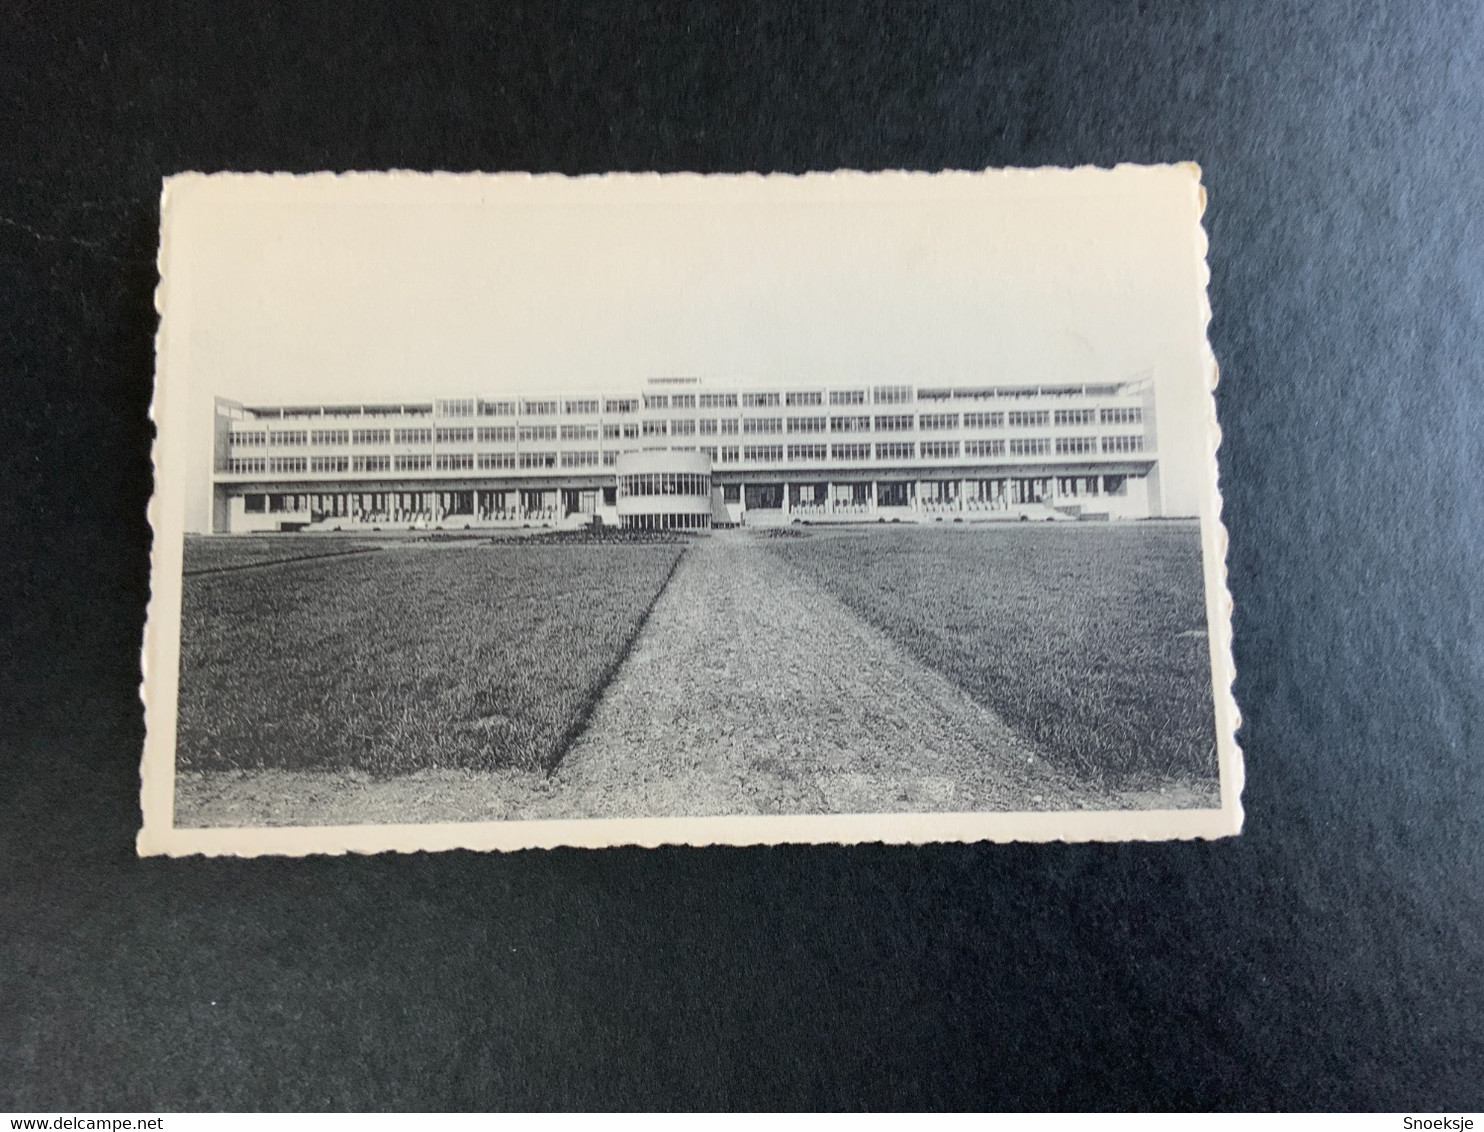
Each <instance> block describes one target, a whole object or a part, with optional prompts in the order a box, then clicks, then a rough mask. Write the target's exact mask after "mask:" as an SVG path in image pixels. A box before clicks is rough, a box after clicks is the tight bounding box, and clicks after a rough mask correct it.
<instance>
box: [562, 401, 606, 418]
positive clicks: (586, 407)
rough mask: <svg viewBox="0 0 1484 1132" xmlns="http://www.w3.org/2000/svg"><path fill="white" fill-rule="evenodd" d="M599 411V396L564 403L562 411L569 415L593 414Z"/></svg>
mask: <svg viewBox="0 0 1484 1132" xmlns="http://www.w3.org/2000/svg"><path fill="white" fill-rule="evenodd" d="M597 411H598V401H597V398H595V397H594V398H590V399H587V400H582V401H567V402H565V403H564V404H563V405H562V412H564V413H566V414H567V415H568V416H569V417H577V416H591V415H592V414H593V413H596V412H597Z"/></svg>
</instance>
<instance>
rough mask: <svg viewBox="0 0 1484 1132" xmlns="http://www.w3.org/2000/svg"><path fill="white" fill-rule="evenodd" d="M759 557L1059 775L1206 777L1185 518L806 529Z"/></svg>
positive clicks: (1197, 579)
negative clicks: (923, 668) (994, 716)
mask: <svg viewBox="0 0 1484 1132" xmlns="http://www.w3.org/2000/svg"><path fill="white" fill-rule="evenodd" d="M768 548H769V550H770V551H771V552H772V553H774V554H776V555H778V556H779V557H780V558H782V559H783V560H784V561H786V562H788V563H791V564H792V565H793V566H795V567H797V568H799V569H801V570H803V571H804V572H805V573H807V574H808V575H809V576H811V577H812V578H813V579H814V580H815V581H816V582H818V583H819V584H820V585H822V586H823V587H824V588H825V589H826V590H828V591H829V592H830V593H832V594H834V595H835V596H836V597H838V598H839V599H840V600H841V601H842V602H843V603H844V604H845V605H846V606H848V607H849V608H850V609H852V610H853V611H854V612H855V613H856V614H857V615H859V616H860V617H862V618H864V619H865V620H867V621H869V622H870V623H872V624H873V625H875V626H876V627H877V628H879V629H881V630H883V631H884V632H885V633H886V634H887V635H888V636H890V637H892V638H893V639H895V640H896V641H898V642H899V643H900V644H901V645H902V646H903V647H905V648H906V649H907V651H908V652H909V653H911V654H912V655H914V656H916V657H918V658H919V659H921V660H922V661H923V662H925V663H927V664H929V665H931V666H932V667H934V668H936V669H938V670H939V671H940V672H942V673H944V674H945V675H946V676H948V677H949V678H950V679H952V680H953V681H954V682H955V683H957V684H958V685H959V686H960V687H962V688H963V689H964V690H965V691H966V692H968V693H969V694H970V695H971V696H973V697H974V698H975V699H977V700H978V701H979V702H981V703H983V704H985V705H986V706H988V707H989V708H991V709H993V710H994V711H995V712H997V713H998V714H999V715H1000V717H1001V718H1002V719H1004V720H1005V722H1007V723H1008V724H1010V726H1011V727H1013V728H1015V729H1016V730H1018V731H1019V732H1020V733H1021V734H1022V735H1025V736H1026V737H1028V738H1029V739H1031V740H1032V741H1034V742H1036V743H1037V744H1038V745H1040V747H1041V748H1042V749H1043V751H1044V752H1045V754H1046V755H1047V757H1048V758H1049V759H1051V760H1052V761H1054V762H1055V763H1057V764H1058V765H1060V766H1062V767H1063V768H1065V769H1067V770H1069V771H1072V772H1075V773H1077V774H1079V775H1081V776H1084V777H1086V776H1093V777H1096V778H1098V779H1101V780H1103V781H1105V782H1107V783H1108V784H1109V785H1113V786H1116V787H1121V788H1139V787H1143V786H1147V785H1151V784H1153V783H1156V782H1159V781H1167V780H1169V779H1172V778H1174V779H1182V780H1187V781H1191V780H1193V781H1198V782H1210V781H1212V780H1214V778H1215V775H1216V752H1215V746H1216V740H1215V724H1214V710H1213V706H1212V695H1211V664H1210V655H1209V652H1208V644H1207V636H1206V610H1205V598H1204V584H1203V576H1202V572H1201V549H1200V538H1199V530H1198V528H1197V527H1196V525H1195V524H1194V523H1193V522H1191V523H1140V524H1128V525H1125V524H1115V525H1104V524H1096V525H1094V524H1084V523H1078V524H1071V523H1066V524H1062V523H1057V524H1037V525H1035V526H1030V525H1026V524H1016V525H1013V526H1010V525H1006V526H999V527H993V528H965V527H948V528H938V527H933V528H922V527H900V528H888V529H884V530H883V529H879V528H871V529H861V528H854V529H850V530H835V531H828V530H821V531H814V532H810V533H808V534H807V535H806V536H805V537H803V538H779V539H772V540H769V542H768Z"/></svg>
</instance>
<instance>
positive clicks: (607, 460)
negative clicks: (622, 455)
mask: <svg viewBox="0 0 1484 1132" xmlns="http://www.w3.org/2000/svg"><path fill="white" fill-rule="evenodd" d="M616 463H618V453H617V452H604V453H603V467H605V468H611V467H613V465H614V464H616Z"/></svg>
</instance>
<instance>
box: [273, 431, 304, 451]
mask: <svg viewBox="0 0 1484 1132" xmlns="http://www.w3.org/2000/svg"><path fill="white" fill-rule="evenodd" d="M307 443H309V434H308V433H307V432H270V433H269V434H268V446H269V447H270V448H302V447H304V445H306V444H307Z"/></svg>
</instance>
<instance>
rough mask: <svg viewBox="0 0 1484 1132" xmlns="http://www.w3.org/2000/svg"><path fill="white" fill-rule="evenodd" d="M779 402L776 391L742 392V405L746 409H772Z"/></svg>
mask: <svg viewBox="0 0 1484 1132" xmlns="http://www.w3.org/2000/svg"><path fill="white" fill-rule="evenodd" d="M777 404H778V394H776V393H744V394H742V407H743V408H744V409H770V408H773V407H774V406H775V405H777Z"/></svg>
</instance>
